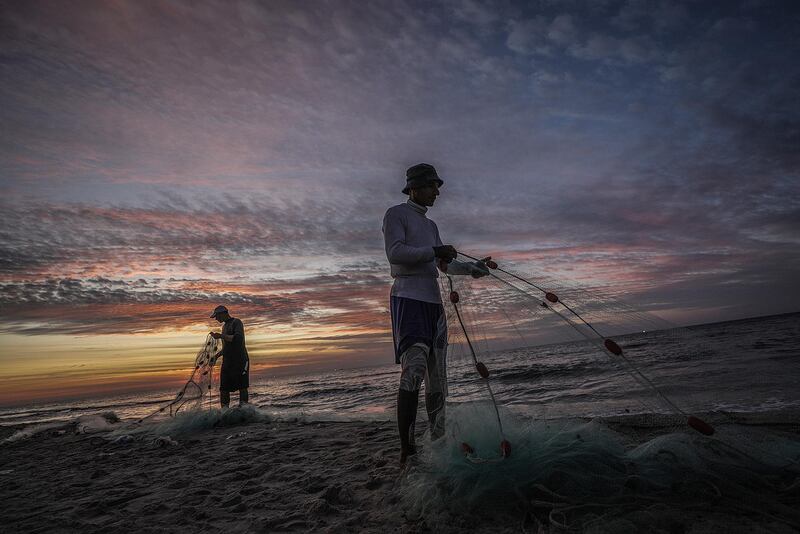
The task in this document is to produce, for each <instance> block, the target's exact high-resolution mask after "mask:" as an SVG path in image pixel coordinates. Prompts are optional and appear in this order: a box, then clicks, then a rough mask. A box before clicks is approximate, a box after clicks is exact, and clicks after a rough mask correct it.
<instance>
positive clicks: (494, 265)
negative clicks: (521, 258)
mask: <svg viewBox="0 0 800 534" xmlns="http://www.w3.org/2000/svg"><path fill="white" fill-rule="evenodd" d="M485 263H486V266H487V267H488V268H490V269H497V262H495V261H494V260H487V261H486V262H485Z"/></svg>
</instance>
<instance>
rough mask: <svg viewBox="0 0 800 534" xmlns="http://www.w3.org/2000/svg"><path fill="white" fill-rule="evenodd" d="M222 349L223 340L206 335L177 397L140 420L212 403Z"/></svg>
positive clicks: (174, 413) (195, 408)
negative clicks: (216, 367)
mask: <svg viewBox="0 0 800 534" xmlns="http://www.w3.org/2000/svg"><path fill="white" fill-rule="evenodd" d="M221 349H222V342H221V341H220V340H218V339H214V338H213V337H211V334H209V335H207V336H206V340H205V342H203V346H202V347H200V350H198V351H197V356H196V357H195V359H194V368H193V369H192V372H191V374H190V375H189V378H188V380H186V383H185V384H184V385H183V387H182V388H181V389H180V390H178V393H176V394H175V398H174V399H172V400H171V401H169V402H168V403H166V404H164V405H163V406H161V407H159V408H158V409H157V410H155V411H154V412H152V413H151V414H148V415H146V416H144V417H142V418H141V419H139V422H141V421H144V420H146V419H149V418H151V417H154V416H156V415H159V414H169V416H174V415H176V414H177V413H178V412H179V411H181V410H184V411H187V410H198V409H201V408H203V407H204V406H206V405H209V406H210V405H212V404H213V400H212V395H213V392H214V365H215V364H216V361H217V356H218V355H219V352H220V350H221Z"/></svg>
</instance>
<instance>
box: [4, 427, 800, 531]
mask: <svg viewBox="0 0 800 534" xmlns="http://www.w3.org/2000/svg"><path fill="white" fill-rule="evenodd" d="M218 413H219V412H217V414H218ZM259 419H260V420H259ZM727 420H731V418H730V417H728V418H727ZM112 421H113V418H112ZM167 424H169V422H168V423H167ZM214 425H216V426H214ZM214 425H212V428H205V429H203V428H200V429H196V430H192V431H186V430H185V429H184V430H183V431H177V430H175V429H174V428H173V430H174V431H173V435H172V436H168V435H159V433H160V431H161V430H163V429H164V428H168V427H163V426H162V427H158V426H155V425H154V426H150V427H149V428H146V429H134V430H133V431H132V432H130V433H128V432H127V431H126V429H125V428H124V427H125V423H120V422H110V423H108V422H105V421H100V422H98V421H94V422H92V421H86V420H84V421H83V422H73V423H70V424H67V425H60V426H59V425H53V426H51V427H49V428H48V427H39V431H38V432H29V433H28V434H20V433H19V429H16V430H15V429H11V428H5V429H3V435H2V436H0V438H2V439H4V440H5V441H4V442H3V444H2V449H0V453H1V454H0V458H1V460H0V503H2V505H0V506H2V514H1V515H2V523H3V530H4V531H5V532H165V531H166V532H223V531H224V532H434V531H436V532H465V531H475V532H520V531H522V532H560V531H563V529H559V528H558V525H557V524H553V523H552V522H551V521H549V520H548V518H552V517H553V516H552V515H549V513H548V510H547V509H546V507H545V508H542V506H541V498H540V499H539V505H538V506H535V505H533V504H532V503H535V501H536V499H535V498H533V499H532V497H531V495H528V496H525V499H532V500H529V501H528V502H527V503H525V502H524V501H523V500H521V498H517V497H520V496H519V495H517V496H516V497H515V491H513V490H512V489H511V488H509V489H508V493H507V495H497V497H498V498H497V499H491V500H486V501H485V502H486V506H479V507H474V506H473V507H472V508H471V512H469V513H464V510H463V507H461V506H459V504H460V503H459V502H457V501H458V499H460V497H459V496H458V495H457V493H456V492H455V490H453V489H452V487H455V486H452V487H451V488H449V489H448V483H449V482H448V481H447V480H445V479H444V476H442V478H440V479H431V480H436V482H435V483H434V485H436V484H438V485H439V486H441V488H442V493H441V495H442V496H445V498H444V499H439V501H437V504H436V505H435V506H430V507H425V506H418V505H415V504H414V503H413V501H414V499H413V498H409V497H410V496H409V492H412V491H415V488H418V486H415V485H414V483H411V482H410V481H411V480H412V479H414V478H416V479H417V481H416V483H418V482H419V478H420V476H419V473H420V472H423V471H426V469H427V468H426V466H425V461H426V460H425V457H424V455H421V456H420V458H419V459H418V460H416V461H415V462H412V463H411V464H410V465H409V467H408V468H407V469H405V470H402V469H401V468H400V467H399V465H398V463H397V443H396V441H397V438H396V435H395V432H396V431H395V425H394V423H393V422H391V421H377V422H315V421H303V420H296V419H295V420H283V421H278V420H268V418H265V417H263V416H260V415H259V416H256V417H252V416H251V415H248V414H245V415H244V416H242V415H241V414H240V415H239V416H238V419H237V418H236V417H228V418H227V419H226V418H223V419H221V420H218V421H216V422H215V423H214ZM200 426H202V425H200ZM603 426H605V427H607V428H609V429H612V428H613V431H614V432H615V433H616V435H619V436H622V437H623V438H624V439H627V440H628V443H627V445H628V446H633V445H634V444H635V443H642V442H646V441H648V440H653V438H654V437H655V436H658V435H659V434H663V432H664V428H660V427H658V426H652V425H650V426H648V425H645V424H642V421H641V420H640V419H636V418H627V419H625V418H617V419H614V420H607V421H604V422H603ZM735 426H736V427H737V428H758V429H759V431H764V430H768V431H769V432H770V435H773V436H781V437H782V439H789V440H790V441H793V442H795V443H797V442H798V441H800V417H798V415H797V414H787V413H781V414H760V415H758V416H738V421H737V422H736V424H735ZM175 428H177V427H175ZM423 429H424V428H421V429H420V430H423ZM14 435H16V437H14V438H12V439H10V440H9V437H11V436H14ZM421 444H422V445H423V446H427V445H426V441H425V440H422V443H421ZM531 467H533V466H531ZM551 475H552V473H551V474H550V475H548V476H551ZM787 476H790V477H795V478H794V480H793V482H792V480H791V479H787V480H785V481H782V482H781V486H780V487H781V488H784V489H785V492H784V494H783V495H782V497H781V499H780V500H781V502H780V503H775V504H776V506H777V508H775V509H774V510H771V511H769V514H768V515H759V514H757V513H754V512H753V511H752V510H748V509H747V507H746V506H745V507H743V508H742V509H741V511H740V513H736V514H733V515H731V513H730V510H731V509H732V508H731V506H729V504H730V503H728V505H725V506H722V507H721V508H720V510H721V511H720V512H718V511H715V509H714V506H713V505H712V506H710V507H708V506H706V507H705V509H702V508H700V507H696V506H691V505H689V506H688V507H687V508H686V509H685V510H683V512H682V514H681V515H675V514H672V515H670V518H671V519H670V520H669V521H668V522H667V523H666V524H665V523H663V518H662V519H659V520H656V519H653V522H652V523H653V524H652V526H653V531H654V532H713V531H719V529H721V528H723V527H725V528H727V529H728V530H727V531H729V532H730V531H737V532H754V531H755V532H758V531H763V532H793V531H795V530H794V528H793V527H792V526H791V525H790V523H791V521H793V520H796V519H797V517H796V515H795V516H794V518H792V517H790V516H791V512H788V510H791V509H792V508H794V509H795V510H796V509H797V506H798V504H800V491H798V479H797V478H796V475H795V474H790V473H788V472H787ZM551 478H552V476H551ZM451 491H453V492H454V493H453V494H452V499H453V501H452V502H451V503H449V504H447V500H448V498H447V496H448V495H450V493H449V492H451ZM517 493H518V492H517ZM540 497H541V496H540ZM725 498H726V496H725V495H724V494H723V495H721V496H720V497H719V501H720V502H724V500H725ZM440 501H441V502H440ZM442 503H444V504H442ZM451 505H452V506H451ZM733 508H735V507H733ZM550 512H552V510H550ZM782 512H786V513H787V514H788V515H787V516H786V517H783V518H781V517H779V516H780V515H781V513H782ZM627 513H628V512H626V514H627ZM659 521H661V523H659ZM625 525H629V524H628V523H626V522H623V523H620V521H619V518H610V519H609V521H602V522H600V523H594V524H592V526H591V528H590V529H588V530H590V531H595V532H629V531H632V530H630V528H625Z"/></svg>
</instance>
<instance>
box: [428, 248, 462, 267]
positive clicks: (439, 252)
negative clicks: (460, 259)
mask: <svg viewBox="0 0 800 534" xmlns="http://www.w3.org/2000/svg"><path fill="white" fill-rule="evenodd" d="M433 255H434V256H436V257H437V258H439V259H440V260H442V261H444V262H445V263H450V262H451V261H453V260H454V259H456V256H458V251H456V248H455V247H454V246H453V245H442V246H440V247H433Z"/></svg>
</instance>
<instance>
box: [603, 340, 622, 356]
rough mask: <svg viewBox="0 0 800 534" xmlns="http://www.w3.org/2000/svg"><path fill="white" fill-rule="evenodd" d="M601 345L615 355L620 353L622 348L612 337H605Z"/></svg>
mask: <svg viewBox="0 0 800 534" xmlns="http://www.w3.org/2000/svg"><path fill="white" fill-rule="evenodd" d="M603 345H605V347H606V349H608V352H610V353H611V354H615V355H617V356H620V355H622V349H621V348H620V346H619V345H617V344H616V342H615V341H614V340H613V339H606V340H605V341H603Z"/></svg>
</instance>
